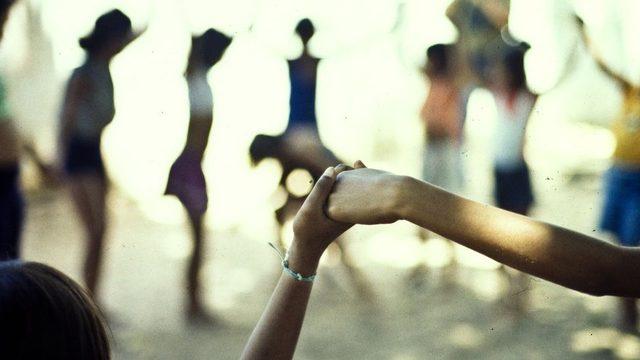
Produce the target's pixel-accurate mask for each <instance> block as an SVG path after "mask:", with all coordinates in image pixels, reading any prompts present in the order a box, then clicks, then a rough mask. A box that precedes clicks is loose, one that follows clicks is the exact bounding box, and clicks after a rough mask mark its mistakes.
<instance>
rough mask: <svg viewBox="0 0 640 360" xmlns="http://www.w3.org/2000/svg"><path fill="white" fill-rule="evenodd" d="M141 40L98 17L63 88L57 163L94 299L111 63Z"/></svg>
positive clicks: (118, 18)
mask: <svg viewBox="0 0 640 360" xmlns="http://www.w3.org/2000/svg"><path fill="white" fill-rule="evenodd" d="M139 35H140V34H139V33H138V34H136V33H134V32H133V31H132V28H131V20H130V19H129V17H127V15H125V14H124V13H122V12H121V11H120V10H112V11H110V12H108V13H106V14H104V15H102V16H100V17H99V18H98V19H97V20H96V23H95V26H94V28H93V31H92V32H91V33H90V34H89V35H87V36H86V37H83V38H82V39H80V46H81V47H82V48H83V49H84V50H85V51H86V54H87V57H86V60H85V62H84V63H83V64H82V65H81V66H80V67H78V68H77V69H75V70H74V72H73V74H72V75H71V78H70V79H69V83H68V85H67V89H66V94H65V98H64V102H63V105H62V114H61V131H60V139H59V153H60V157H61V159H60V161H61V162H62V167H63V171H64V174H65V175H66V180H67V183H68V184H69V188H70V190H71V195H72V198H73V202H74V204H75V207H76V210H77V211H78V217H79V218H80V221H81V222H82V224H83V226H84V229H85V231H86V236H87V254H86V257H85V263H84V282H85V284H86V286H87V289H88V290H89V293H91V294H92V295H93V296H96V291H97V287H98V279H99V274H100V267H101V262H102V252H103V248H104V237H105V232H106V227H107V219H106V218H107V216H106V197H107V190H108V179H107V174H106V172H105V168H104V164H103V161H102V153H101V150H100V147H101V138H102V131H103V130H104V128H105V127H106V126H107V125H108V124H109V123H110V122H111V121H112V120H113V116H114V114H115V106H114V101H113V81H112V79H111V73H110V70H109V64H110V62H111V60H112V59H113V58H114V57H115V56H116V55H117V54H118V53H120V51H122V50H123V49H124V48H125V47H126V46H127V45H128V44H130V43H131V42H132V41H133V40H135V39H136V38H137V37H138V36H139Z"/></svg>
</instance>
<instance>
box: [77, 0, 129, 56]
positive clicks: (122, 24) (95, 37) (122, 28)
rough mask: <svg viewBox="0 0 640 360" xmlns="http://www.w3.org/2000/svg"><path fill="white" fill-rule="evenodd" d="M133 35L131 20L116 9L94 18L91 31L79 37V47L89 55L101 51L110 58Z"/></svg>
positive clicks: (122, 47)
mask: <svg viewBox="0 0 640 360" xmlns="http://www.w3.org/2000/svg"><path fill="white" fill-rule="evenodd" d="M133 37H134V34H133V31H132V29H131V20H130V19H129V17H128V16H127V15H125V14H124V13H123V12H122V11H120V10H117V9H116V10H111V11H109V12H108V13H106V14H104V15H101V16H100V17H99V18H98V19H97V20H96V23H95V25H94V27H93V30H92V31H91V33H90V34H89V35H87V36H85V37H83V38H81V39H80V47H82V48H83V49H84V50H85V51H86V52H87V53H88V54H89V55H95V54H98V53H102V54H104V55H105V56H106V57H109V58H110V57H113V56H115V55H116V54H118V53H119V52H120V51H121V50H122V49H124V47H125V46H126V45H127V44H128V43H129V42H130V41H131V39H133Z"/></svg>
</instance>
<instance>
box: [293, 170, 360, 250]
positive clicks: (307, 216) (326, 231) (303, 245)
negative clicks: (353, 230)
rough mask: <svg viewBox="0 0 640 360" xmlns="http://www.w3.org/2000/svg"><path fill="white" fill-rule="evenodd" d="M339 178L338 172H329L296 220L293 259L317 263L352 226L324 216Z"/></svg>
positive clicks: (294, 223)
mask: <svg viewBox="0 0 640 360" xmlns="http://www.w3.org/2000/svg"><path fill="white" fill-rule="evenodd" d="M335 178H336V172H335V170H334V168H332V167H330V168H328V169H327V170H326V171H325V172H324V174H323V175H322V176H321V177H320V179H318V182H316V184H315V186H314V187H313V189H312V190H311V193H310V194H309V196H307V199H306V200H305V201H304V204H302V207H301V208H300V210H299V211H298V213H297V214H296V217H295V219H294V220H293V234H294V241H293V244H292V245H291V249H290V256H293V255H294V254H295V256H301V257H304V258H306V259H310V260H312V261H314V260H315V261H317V260H319V259H320V256H322V253H323V252H324V250H325V249H326V248H327V246H329V244H331V242H332V241H333V240H335V239H336V238H337V237H338V236H340V235H341V234H342V233H343V232H345V231H347V229H349V228H350V227H351V226H352V224H345V223H340V222H337V221H334V220H331V219H329V217H327V215H326V214H325V213H324V206H325V203H326V201H327V197H328V196H329V194H330V193H331V189H332V188H333V184H334V182H335Z"/></svg>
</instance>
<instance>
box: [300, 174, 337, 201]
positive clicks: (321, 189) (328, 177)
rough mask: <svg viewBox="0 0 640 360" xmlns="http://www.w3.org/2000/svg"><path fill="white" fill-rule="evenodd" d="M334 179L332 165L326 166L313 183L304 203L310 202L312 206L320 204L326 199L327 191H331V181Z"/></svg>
mask: <svg viewBox="0 0 640 360" xmlns="http://www.w3.org/2000/svg"><path fill="white" fill-rule="evenodd" d="M335 181H336V171H335V169H334V168H333V167H329V168H327V170H325V171H324V173H323V174H322V176H321V177H320V179H318V181H317V182H316V184H315V185H314V187H313V189H312V190H311V193H310V194H309V196H308V197H307V200H305V204H307V203H308V204H312V206H315V205H316V204H318V205H319V206H322V205H323V204H324V202H325V200H327V197H328V196H329V193H331V189H332V188H333V183H334V182H335Z"/></svg>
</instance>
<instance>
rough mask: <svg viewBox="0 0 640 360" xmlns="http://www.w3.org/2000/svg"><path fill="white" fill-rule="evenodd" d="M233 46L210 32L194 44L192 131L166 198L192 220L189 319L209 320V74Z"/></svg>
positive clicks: (171, 175) (189, 74)
mask: <svg viewBox="0 0 640 360" xmlns="http://www.w3.org/2000/svg"><path fill="white" fill-rule="evenodd" d="M229 44H231V38H229V37H227V36H226V35H224V34H222V33H220V32H218V31H216V30H214V29H209V30H207V31H206V32H205V33H204V34H202V35H200V36H195V37H193V38H192V40H191V52H190V53H189V60H188V63H187V70H186V73H185V77H186V80H187V86H188V88H189V110H190V117H189V130H188V132H187V139H186V143H185V146H184V149H183V150H182V153H181V154H180V155H179V156H178V158H177V159H176V161H175V162H174V163H173V165H172V166H171V170H170V172H169V179H168V182H167V189H166V192H165V194H167V195H175V196H177V197H178V199H179V200H180V202H181V203H182V205H183V206H184V208H185V210H186V211H187V215H188V217H189V224H190V226H191V232H192V235H193V251H192V253H191V257H190V260H189V265H188V269H187V279H186V282H187V290H188V304H187V318H188V319H189V320H207V321H212V320H213V318H212V317H211V316H209V315H207V313H206V311H205V310H204V308H203V306H202V300H201V295H200V268H201V265H202V258H203V251H204V233H203V232H204V231H203V221H202V220H203V216H204V213H205V212H206V210H207V206H208V197H207V184H206V180H205V176H204V173H203V171H202V159H203V157H204V153H205V151H206V149H207V145H208V143H209V134H210V133H211V125H212V122H213V96H212V93H211V88H210V86H209V83H208V81H207V74H208V72H209V70H210V69H211V67H213V66H214V65H215V64H216V63H217V62H218V61H219V60H220V59H221V58H222V55H223V54H224V52H225V50H226V49H227V47H228V46H229Z"/></svg>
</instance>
